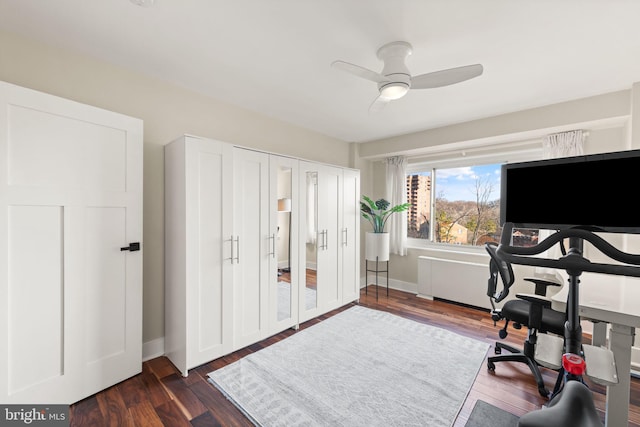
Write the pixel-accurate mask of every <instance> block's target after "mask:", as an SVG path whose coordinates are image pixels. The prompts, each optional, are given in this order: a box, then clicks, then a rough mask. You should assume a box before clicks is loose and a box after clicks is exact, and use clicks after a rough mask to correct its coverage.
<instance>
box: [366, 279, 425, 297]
mask: <svg viewBox="0 0 640 427" xmlns="http://www.w3.org/2000/svg"><path fill="white" fill-rule="evenodd" d="M386 280H387V278H386V277H379V278H378V286H380V287H385V288H386V287H387V282H386ZM369 284H370V285H371V284H373V283H372V280H371V277H369ZM364 287H365V278H364V276H363V277H361V278H360V288H361V289H362V288H364ZM389 289H395V290H397V291H404V292H409V293H412V294H417V293H418V284H417V283H411V282H403V281H402V280H396V279H392V278H389Z"/></svg>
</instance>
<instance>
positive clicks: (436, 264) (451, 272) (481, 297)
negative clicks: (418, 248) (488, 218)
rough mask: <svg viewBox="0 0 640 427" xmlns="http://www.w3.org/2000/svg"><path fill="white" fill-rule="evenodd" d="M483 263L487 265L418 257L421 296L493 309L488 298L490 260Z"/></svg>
mask: <svg viewBox="0 0 640 427" xmlns="http://www.w3.org/2000/svg"><path fill="white" fill-rule="evenodd" d="M482 259H486V262H467V261H457V260H451V259H443V258H434V257H429V256H420V257H418V296H421V297H425V298H442V299H446V300H449V301H455V302H460V303H463V304H469V305H473V306H476V307H484V308H491V304H490V303H489V298H488V297H487V279H488V278H489V259H488V257H482Z"/></svg>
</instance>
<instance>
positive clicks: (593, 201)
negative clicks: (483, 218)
mask: <svg viewBox="0 0 640 427" xmlns="http://www.w3.org/2000/svg"><path fill="white" fill-rule="evenodd" d="M501 172H502V177H501V182H500V187H501V188H500V222H501V223H502V224H504V223H505V222H511V223H513V224H514V226H515V227H517V228H534V229H535V228H541V229H553V230H560V229H564V228H569V227H580V228H583V229H587V230H591V231H596V232H598V231H602V232H612V233H634V234H640V208H639V207H638V203H639V202H640V188H639V186H640V150H630V151H619V152H614V153H604V154H593V155H586V156H576V157H567V158H560V159H550V160H539V161H533V162H523V163H511V164H505V165H503V166H502V171H501Z"/></svg>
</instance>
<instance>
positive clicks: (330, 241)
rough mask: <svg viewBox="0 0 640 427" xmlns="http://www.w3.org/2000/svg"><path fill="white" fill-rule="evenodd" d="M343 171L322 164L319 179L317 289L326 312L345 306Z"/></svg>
mask: <svg viewBox="0 0 640 427" xmlns="http://www.w3.org/2000/svg"><path fill="white" fill-rule="evenodd" d="M341 213H342V169H341V168H337V167H331V166H325V165H322V167H321V168H320V174H319V179H318V229H319V233H320V237H319V238H320V246H319V250H318V284H319V285H318V288H319V292H320V305H321V307H322V308H323V311H329V310H333V309H334V308H338V307H340V306H341V305H342V273H341V272H342V256H341V254H342V251H341V250H340V245H341V243H342V231H341V230H342V228H341V227H342V215H341Z"/></svg>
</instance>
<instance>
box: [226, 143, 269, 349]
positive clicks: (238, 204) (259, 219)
mask: <svg viewBox="0 0 640 427" xmlns="http://www.w3.org/2000/svg"><path fill="white" fill-rule="evenodd" d="M233 175H234V176H233V188H234V191H233V229H234V232H233V240H234V242H233V243H234V253H233V289H234V294H233V297H234V303H233V311H234V334H233V335H234V339H233V345H234V347H235V348H241V347H244V346H247V345H249V344H253V343H255V342H257V341H260V340H261V339H263V338H265V337H266V336H267V334H268V331H269V325H268V322H269V317H268V307H269V298H268V295H269V265H270V262H269V260H270V256H271V255H270V253H271V251H272V248H273V230H272V229H271V228H270V227H269V155H268V154H266V153H260V152H257V151H251V150H246V149H242V148H234V152H233Z"/></svg>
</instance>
